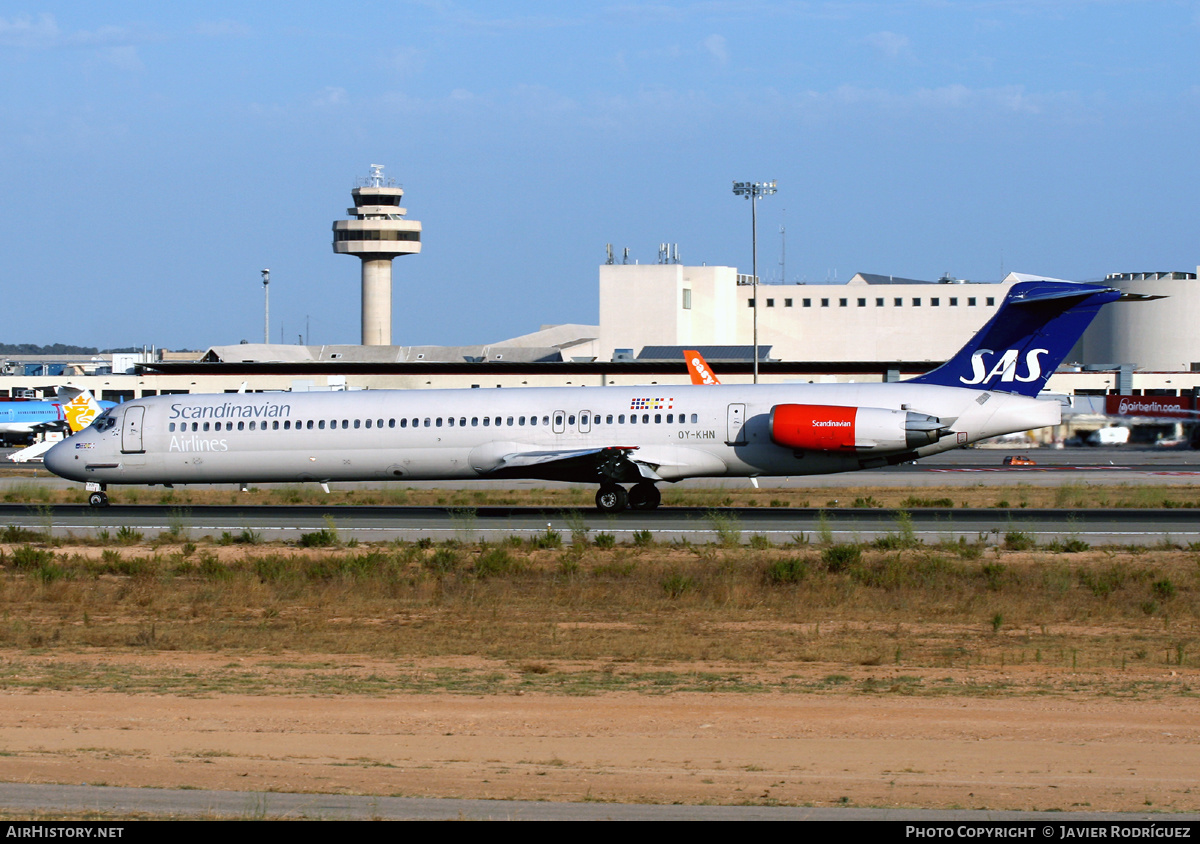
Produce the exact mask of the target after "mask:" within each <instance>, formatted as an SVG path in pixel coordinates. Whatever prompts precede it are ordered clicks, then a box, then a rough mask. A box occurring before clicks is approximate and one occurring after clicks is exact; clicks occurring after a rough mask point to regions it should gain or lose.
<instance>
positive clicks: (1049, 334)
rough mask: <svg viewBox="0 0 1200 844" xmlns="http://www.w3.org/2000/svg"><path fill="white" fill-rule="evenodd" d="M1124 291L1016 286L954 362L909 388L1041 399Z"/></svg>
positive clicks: (1067, 284)
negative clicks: (935, 386)
mask: <svg viewBox="0 0 1200 844" xmlns="http://www.w3.org/2000/svg"><path fill="white" fill-rule="evenodd" d="M1120 298H1121V291H1119V290H1116V289H1114V288H1112V287H1104V286H1101V285H1098V284H1082V283H1077V282H1072V281H1023V282H1020V283H1018V284H1014V285H1013V286H1012V287H1011V288H1010V289H1009V291H1008V296H1007V297H1005V299H1004V301H1003V302H1002V303H1001V304H1000V310H998V311H996V315H995V316H993V317H992V318H991V319H990V320H989V321H988V323H987V325H985V326H984V327H983V328H981V329H980V330H979V333H977V334H976V335H975V336H974V337H972V338H971V341H970V342H969V343H967V345H965V346H963V347H962V348H961V349H960V350H959V351H958V354H956V355H955V356H954V357H952V358H951V359H950V360H948V361H946V362H945V363H944V364H942V365H941V366H939V367H938V368H937V369H935V370H933V371H932V372H928V373H926V374H924V375H919V376H917V377H916V378H913V379H911V382H910V383H916V384H940V385H942V386H945V387H976V388H978V389H980V390H999V391H1002V392H1006V393H1018V394H1020V395H1023V396H1036V395H1037V394H1038V393H1039V392H1041V390H1042V387H1044V386H1045V385H1046V380H1047V379H1048V378H1049V377H1050V376H1051V375H1053V374H1054V370H1055V369H1057V368H1058V365H1059V364H1060V363H1062V362H1063V359H1064V358H1065V357H1066V356H1067V354H1068V353H1069V352H1070V351H1071V347H1072V346H1074V345H1075V342H1076V341H1077V340H1078V339H1079V338H1080V336H1081V335H1082V334H1083V331H1084V329H1085V328H1087V327H1088V325H1090V324H1091V322H1092V318H1093V317H1095V316H1096V312H1097V311H1099V310H1100V308H1101V307H1102V306H1103V305H1105V304H1107V303H1109V302H1115V301H1116V300H1117V299H1120Z"/></svg>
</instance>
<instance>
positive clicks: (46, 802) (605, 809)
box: [0, 783, 1200, 829]
mask: <svg viewBox="0 0 1200 844" xmlns="http://www.w3.org/2000/svg"><path fill="white" fill-rule="evenodd" d="M0 804H3V805H4V806H5V807H7V808H8V809H9V810H10V811H16V812H21V811H29V812H54V811H60V812H103V813H105V814H108V815H112V816H115V817H122V816H127V815H131V814H133V815H150V816H154V815H160V816H162V815H165V816H174V817H179V816H183V817H191V816H194V817H202V818H219V819H226V820H228V819H232V820H249V819H258V820H300V819H309V820H312V819H319V820H426V821H432V820H442V821H453V820H474V821H485V820H488V821H497V820H514V821H534V820H540V821H570V820H576V821H578V820H597V821H599V820H610V821H622V820H623V821H636V820H641V821H804V820H807V821H893V822H896V821H909V822H917V823H927V824H943V823H946V822H949V821H957V822H960V823H965V824H995V823H1009V824H1011V823H1016V822H1021V823H1041V824H1053V825H1058V824H1069V825H1075V824H1081V823H1102V822H1107V823H1115V822H1119V823H1123V824H1131V823H1132V824H1137V825H1138V827H1139V828H1144V827H1142V824H1145V825H1147V826H1148V825H1150V824H1154V825H1156V826H1159V827H1161V826H1163V825H1174V824H1187V825H1191V824H1194V823H1196V822H1197V821H1198V820H1200V815H1195V814H1174V815H1163V814H1161V813H1158V814H1156V813H1150V812H1139V813H1122V812H1086V811H1082V812H1071V813H1069V814H1064V813H1063V812H1015V811H997V810H983V809H946V810H943V809H872V808H855V807H846V808H815V807H811V806H680V805H655V804H647V803H558V802H551V801H531V800H463V799H452V798H443V799H436V798H417V797H381V796H377V795H367V796H356V795H345V794H289V793H285V792H270V793H260V792H242V791H209V790H201V789H187V790H183V789H168V788H117V787H113V786H87V785H29V784H24V783H3V784H0ZM1050 828H1051V829H1055V828H1057V827H1056V826H1052V827H1050Z"/></svg>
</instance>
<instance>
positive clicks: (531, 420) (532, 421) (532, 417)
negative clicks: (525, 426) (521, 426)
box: [529, 416, 537, 425]
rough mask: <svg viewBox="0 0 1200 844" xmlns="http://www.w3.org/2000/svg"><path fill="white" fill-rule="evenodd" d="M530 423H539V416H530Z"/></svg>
mask: <svg viewBox="0 0 1200 844" xmlns="http://www.w3.org/2000/svg"><path fill="white" fill-rule="evenodd" d="M529 424H530V425H536V424H537V417H536V416H530V417H529Z"/></svg>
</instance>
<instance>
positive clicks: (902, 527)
mask: <svg viewBox="0 0 1200 844" xmlns="http://www.w3.org/2000/svg"><path fill="white" fill-rule="evenodd" d="M0 524H4V525H14V526H18V527H23V528H29V529H31V530H38V531H45V530H47V529H50V530H51V531H52V533H54V534H55V535H56V536H66V535H67V534H71V535H74V536H89V537H94V536H96V535H98V534H99V533H100V532H101V531H107V532H108V533H109V534H110V535H113V534H115V533H116V532H117V531H119V530H121V529H122V528H126V529H130V530H135V531H138V532H141V533H143V534H144V535H145V536H146V537H147V538H153V537H155V536H157V535H158V534H160V533H163V532H173V533H177V534H183V535H187V536H190V537H192V538H200V537H204V536H210V537H212V538H214V539H219V538H220V537H221V536H222V534H225V533H228V534H230V535H231V536H233V537H238V536H240V535H242V534H243V532H246V531H249V532H250V533H251V534H253V535H254V536H255V538H256V539H261V540H262V541H297V540H299V539H300V537H301V535H303V534H305V533H312V532H315V531H318V530H322V529H326V528H328V527H329V526H330V525H333V526H334V527H335V528H336V530H337V532H338V535H339V537H340V538H341V540H342V541H345V540H348V539H357V540H359V541H360V542H382V541H390V540H397V539H399V540H408V541H416V540H419V539H423V538H428V539H430V540H433V541H444V540H448V539H457V540H459V541H463V542H475V541H479V540H488V541H496V540H501V539H505V538H507V537H511V536H517V537H521V538H529V537H534V536H538V535H542V534H545V533H546V532H547V531H553V532H556V533H558V534H559V535H560V537H561V540H562V542H563V543H564V544H569V543H570V542H571V541H572V533H573V532H575V533H579V532H580V531H586V532H587V535H588V536H589V538H591V537H594V536H595V535H596V534H597V533H609V534H612V535H613V536H614V538H615V539H616V541H617V542H632V541H634V537H635V534H638V533H639V532H641V531H649V532H650V535H651V536H652V537H653V539H654V540H656V541H660V542H683V541H687V542H692V543H696V544H706V543H711V542H730V541H734V540H735V539H736V540H738V541H741V542H749V541H750V539H751V537H753V536H763V537H766V538H767V540H769V541H770V542H771V543H773V544H786V543H789V542H806V541H817V540H818V539H819V538H822V537H824V536H829V537H831V538H832V539H833V540H834V541H838V542H851V541H870V540H873V539H876V538H878V537H880V536H885V535H887V534H897V533H899V532H902V531H907V530H910V529H911V531H912V532H913V534H914V535H915V536H916V538H918V539H920V540H922V541H923V542H926V543H937V542H940V541H958V540H959V538H960V537H961V538H964V539H966V540H967V541H969V542H975V541H979V540H983V541H985V542H989V543H992V544H997V543H1000V542H1002V541H1003V540H1004V537H1005V535H1006V534H1008V533H1010V532H1013V531H1020V532H1024V533H1029V534H1031V535H1033V536H1034V537H1036V538H1037V539H1038V541H1039V542H1049V541H1053V540H1055V539H1067V538H1074V539H1079V540H1082V541H1084V542H1088V543H1089V544H1094V545H1103V544H1122V545H1155V544H1161V543H1164V542H1171V543H1176V544H1180V545H1188V544H1190V543H1200V519H1197V514H1196V511H1195V510H1193V509H1171V510H1139V509H1092V510H1061V509H1045V510H1026V509H1019V508H1005V509H1000V508H987V509H983V508H978V509H973V508H916V509H913V510H910V511H905V515H904V516H900V515H899V514H898V513H897V512H896V511H892V510H884V509H856V508H826V509H816V508H803V509H791V508H782V507H780V508H774V507H772V508H762V507H742V508H721V509H720V510H709V509H702V508H693V507H674V508H662V509H659V510H655V511H651V512H635V511H627V512H625V513H622V514H620V515H618V516H612V515H603V514H600V513H598V512H596V511H594V510H590V509H589V510H582V511H580V510H561V509H544V508H538V507H480V508H452V507H387V506H365V507H364V506H334V507H320V506H307V505H286V506H275V505H253V506H245V507H241V506H194V507H183V508H180V507H164V506H159V505H126V506H113V507H107V508H103V509H97V508H92V507H89V506H87V505H76V504H69V505H68V504H60V505H53V506H51V505H41V506H36V507H31V506H28V505H20V504H3V505H0Z"/></svg>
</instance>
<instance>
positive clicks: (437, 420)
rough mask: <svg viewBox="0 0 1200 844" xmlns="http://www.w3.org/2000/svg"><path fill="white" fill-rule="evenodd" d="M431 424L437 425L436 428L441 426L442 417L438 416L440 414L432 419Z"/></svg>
mask: <svg viewBox="0 0 1200 844" xmlns="http://www.w3.org/2000/svg"><path fill="white" fill-rule="evenodd" d="M433 424H434V426H435V427H437V428H440V427H442V417H440V416H439V417H438V418H437V419H435V420H434V422H433Z"/></svg>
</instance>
